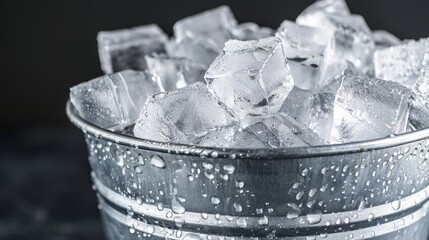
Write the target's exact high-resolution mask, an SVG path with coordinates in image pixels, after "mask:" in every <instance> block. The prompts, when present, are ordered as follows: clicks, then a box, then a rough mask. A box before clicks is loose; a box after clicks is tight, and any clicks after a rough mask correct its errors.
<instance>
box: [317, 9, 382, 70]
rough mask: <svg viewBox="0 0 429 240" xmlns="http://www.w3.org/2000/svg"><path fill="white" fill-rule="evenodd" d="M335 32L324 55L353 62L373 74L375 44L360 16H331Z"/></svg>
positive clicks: (357, 66)
mask: <svg viewBox="0 0 429 240" xmlns="http://www.w3.org/2000/svg"><path fill="white" fill-rule="evenodd" d="M329 19H331V20H332V23H333V24H334V25H335V30H336V32H335V33H334V35H333V37H332V38H331V41H330V43H329V44H328V47H327V48H326V52H325V55H327V56H328V57H330V58H331V59H332V58H334V59H337V60H338V59H341V60H344V61H349V62H351V63H353V64H354V65H355V66H356V68H358V69H360V70H361V71H362V72H363V73H365V74H368V75H370V76H373V75H374V66H373V58H372V57H373V53H374V50H375V44H374V41H373V39H372V36H371V31H370V29H369V27H368V26H367V25H366V23H365V20H364V19H363V18H362V17H361V16H357V15H353V16H348V17H338V16H332V17H330V18H329Z"/></svg>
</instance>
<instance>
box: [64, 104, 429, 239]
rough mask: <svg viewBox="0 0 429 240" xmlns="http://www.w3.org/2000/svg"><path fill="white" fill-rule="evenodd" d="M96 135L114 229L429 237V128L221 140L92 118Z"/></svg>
mask: <svg viewBox="0 0 429 240" xmlns="http://www.w3.org/2000/svg"><path fill="white" fill-rule="evenodd" d="M67 115H68V116H69V118H70V120H71V121H72V122H73V123H74V124H75V125H76V126H77V127H78V128H80V129H81V130H82V131H83V132H84V134H85V139H86V142H87V145H88V151H89V162H90V164H91V167H92V171H93V172H92V177H93V182H94V185H95V187H96V189H97V195H98V197H99V202H100V209H101V213H102V218H103V221H104V227H105V232H106V236H107V238H108V239H140V238H144V237H147V238H153V239H193V240H194V239H201V240H203V239H207V240H212V239H250V238H253V239H254V238H259V239H267V238H270V239H271V238H281V239H389V240H391V239H417V240H418V239H427V237H428V232H429V216H427V213H428V211H429V202H428V198H429V195H428V193H429V178H428V173H429V172H428V157H429V146H428V145H429V141H428V139H429V129H425V130H420V131H416V132H412V133H406V134H402V135H398V136H394V137H389V138H384V139H377V140H372V141H366V142H358V143H350V144H341V145H331V146H318V147H304V148H302V147H299V148H287V149H275V150H274V149H273V150H271V149H270V150H267V149H217V148H204V147H197V146H187V145H179V144H164V143H157V142H153V141H147V140H142V139H138V138H134V137H131V136H127V135H123V134H120V133H114V132H110V131H108V130H105V129H101V128H99V127H97V126H94V125H92V124H90V123H88V122H86V121H85V120H83V119H82V118H80V117H79V116H78V114H77V113H76V111H75V110H74V109H73V107H72V105H71V104H70V103H68V104H67Z"/></svg>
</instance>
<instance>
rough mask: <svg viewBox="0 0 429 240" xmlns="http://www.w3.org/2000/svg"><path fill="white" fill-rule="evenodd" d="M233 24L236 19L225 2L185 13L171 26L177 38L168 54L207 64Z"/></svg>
mask: <svg viewBox="0 0 429 240" xmlns="http://www.w3.org/2000/svg"><path fill="white" fill-rule="evenodd" d="M236 25H237V21H236V20H235V18H234V15H233V14H232V12H231V9H229V7H227V6H221V7H217V8H215V9H211V10H208V11H205V12H202V13H199V14H196V15H193V16H190V17H186V18H184V19H182V20H179V21H177V22H176V23H175V24H174V26H173V29H174V35H175V37H176V39H175V43H174V44H172V46H171V47H169V48H168V54H169V55H170V56H175V57H186V58H189V59H191V60H193V61H195V62H199V63H203V64H206V65H207V66H208V65H210V63H211V62H212V61H213V60H214V59H215V58H216V56H217V55H218V54H219V53H220V52H221V51H222V48H223V47H224V44H225V42H226V41H227V40H228V39H230V38H231V32H232V30H233V29H234V28H235V27H236Z"/></svg>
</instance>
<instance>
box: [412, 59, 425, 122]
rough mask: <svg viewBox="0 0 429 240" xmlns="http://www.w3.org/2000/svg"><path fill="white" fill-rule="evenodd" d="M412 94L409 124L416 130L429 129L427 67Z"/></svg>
mask: <svg viewBox="0 0 429 240" xmlns="http://www.w3.org/2000/svg"><path fill="white" fill-rule="evenodd" d="M426 55H427V54H426ZM412 92H413V93H412V94H411V98H410V105H411V108H410V122H411V123H412V125H413V126H414V127H415V128H416V129H422V128H427V127H429V66H425V67H424V68H423V71H422V73H421V74H420V76H419V78H418V79H417V82H416V84H415V86H414V88H413V91H412Z"/></svg>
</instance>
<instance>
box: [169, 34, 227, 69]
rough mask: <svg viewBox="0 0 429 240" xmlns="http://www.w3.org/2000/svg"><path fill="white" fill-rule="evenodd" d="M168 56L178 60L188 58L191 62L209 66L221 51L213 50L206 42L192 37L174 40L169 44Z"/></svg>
mask: <svg viewBox="0 0 429 240" xmlns="http://www.w3.org/2000/svg"><path fill="white" fill-rule="evenodd" d="M166 48H167V54H168V56H171V57H176V58H187V59H189V60H191V61H194V62H198V63H201V64H204V65H205V66H209V65H210V64H211V63H212V62H213V60H214V59H215V58H216V57H217V55H219V53H220V51H219V50H217V49H213V48H211V47H210V46H207V44H205V43H204V41H199V40H197V39H193V38H190V37H187V36H185V37H183V38H181V39H180V40H179V39H174V40H173V41H171V42H169V43H168V44H167V47H166Z"/></svg>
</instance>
